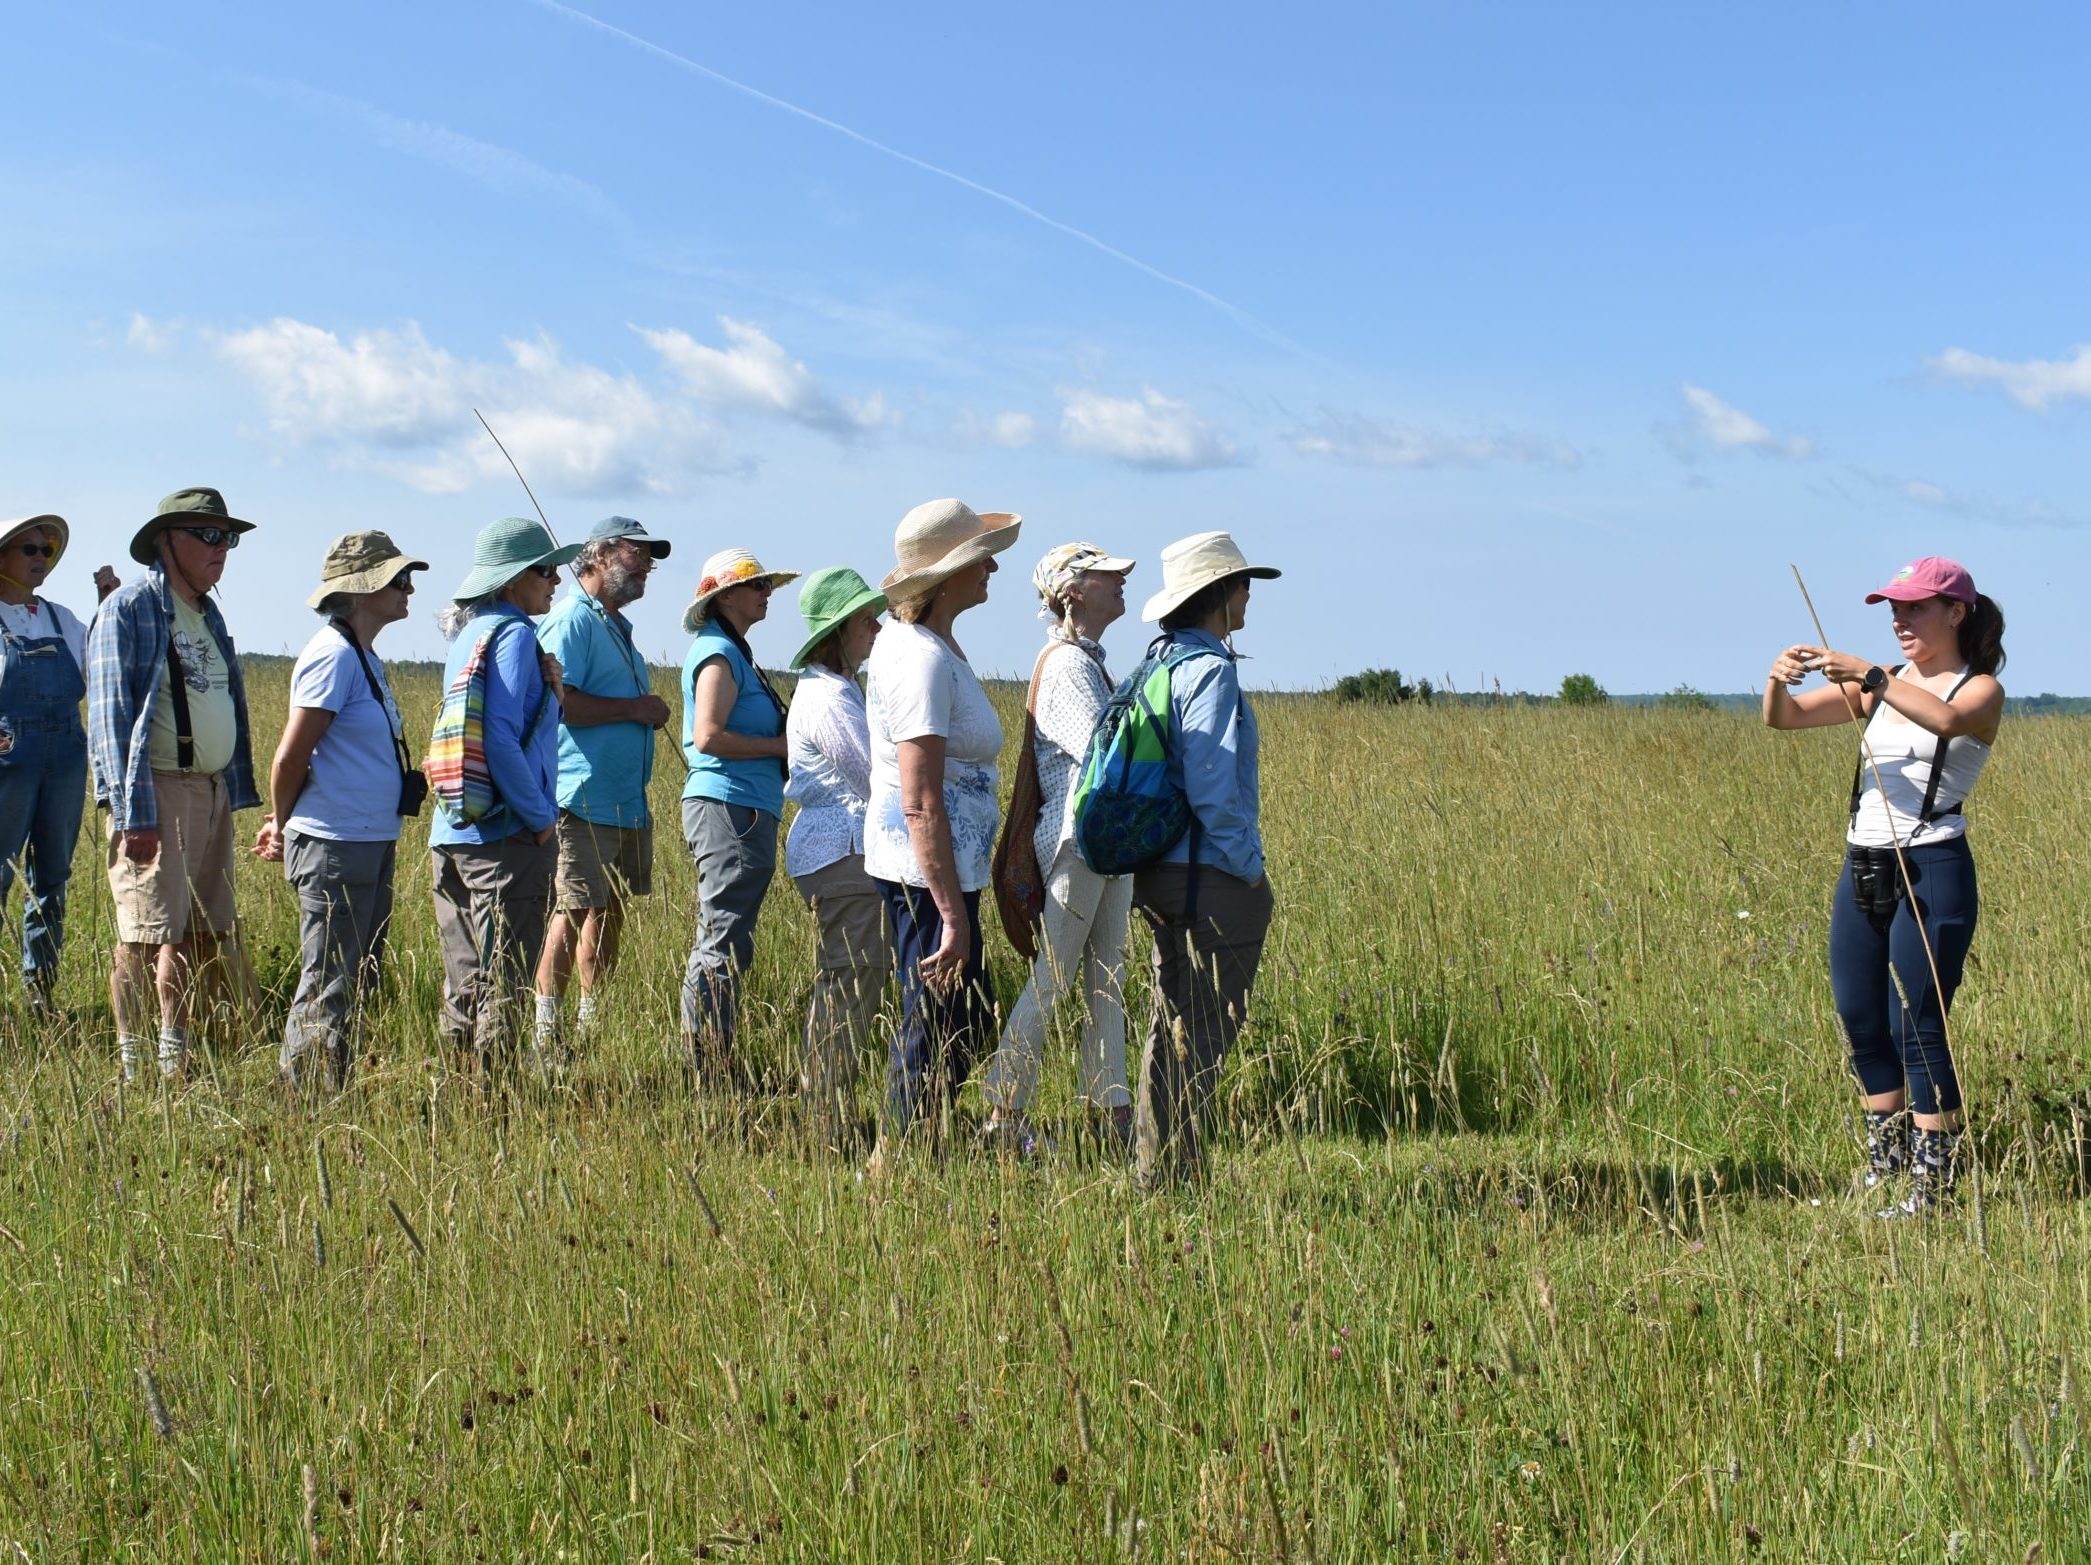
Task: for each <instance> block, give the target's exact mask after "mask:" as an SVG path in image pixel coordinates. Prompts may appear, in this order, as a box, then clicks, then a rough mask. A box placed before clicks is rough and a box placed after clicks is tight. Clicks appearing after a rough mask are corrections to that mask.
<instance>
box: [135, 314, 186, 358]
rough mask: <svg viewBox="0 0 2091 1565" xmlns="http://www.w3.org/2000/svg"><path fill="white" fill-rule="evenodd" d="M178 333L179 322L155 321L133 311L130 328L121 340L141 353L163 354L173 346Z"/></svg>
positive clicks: (179, 330)
mask: <svg viewBox="0 0 2091 1565" xmlns="http://www.w3.org/2000/svg"><path fill="white" fill-rule="evenodd" d="M180 332H181V323H180V322H179V321H156V320H154V319H153V318H152V317H151V316H149V315H145V314H142V313H140V312H138V311H136V310H133V311H132V312H131V328H130V330H129V331H127V332H125V333H124V339H123V340H124V341H125V342H127V343H129V344H130V345H131V346H132V347H134V348H136V349H137V350H138V351H139V352H141V353H165V352H166V351H167V350H168V349H169V348H171V347H173V346H174V339H175V338H176V337H177V336H178V335H179V334H180Z"/></svg>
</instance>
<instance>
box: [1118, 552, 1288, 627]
mask: <svg viewBox="0 0 2091 1565" xmlns="http://www.w3.org/2000/svg"><path fill="white" fill-rule="evenodd" d="M1283 574H1284V572H1282V571H1280V570H1279V569H1278V568H1277V567H1276V566H1272V565H1251V564H1250V563H1249V561H1248V557H1247V556H1246V555H1244V554H1243V553H1242V551H1241V550H1240V549H1239V548H1238V547H1236V545H1235V542H1234V535H1233V534H1232V533H1224V532H1212V533H1192V534H1191V536H1190V537H1188V538H1179V539H1177V540H1176V542H1174V543H1172V544H1170V545H1169V547H1168V548H1166V549H1164V550H1163V551H1162V590H1161V591H1160V592H1158V593H1156V594H1155V595H1154V596H1153V597H1151V598H1149V599H1148V600H1147V606H1146V607H1145V608H1143V609H1141V610H1140V618H1142V619H1144V620H1158V619H1160V618H1161V617H1162V616H1163V615H1164V614H1167V613H1168V612H1169V611H1170V610H1171V609H1173V608H1175V607H1176V606H1177V605H1178V604H1180V603H1182V602H1184V601H1186V600H1187V599H1188V598H1189V597H1190V596H1191V595H1192V594H1193V593H1195V592H1196V591H1197V590H1198V589H1199V588H1200V587H1209V586H1211V585H1212V584H1213V583H1214V582H1216V581H1223V580H1225V579H1226V578H1227V577H1229V576H1238V575H1249V576H1256V577H1260V578H1262V579H1264V580H1272V579H1275V578H1276V577H1278V576H1281V575H1283Z"/></svg>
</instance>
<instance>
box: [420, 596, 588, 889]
mask: <svg viewBox="0 0 2091 1565" xmlns="http://www.w3.org/2000/svg"><path fill="white" fill-rule="evenodd" d="M490 617H500V618H504V619H515V620H521V621H522V622H523V628H522V629H521V630H520V631H517V630H511V629H509V628H508V627H507V626H505V625H504V626H500V627H498V628H497V627H494V626H492V625H489V624H488V620H489V618H490ZM489 634H492V635H493V636H494V637H495V640H494V655H493V657H492V658H491V659H490V660H489V662H488V664H487V669H486V711H485V714H484V716H483V719H482V720H483V722H484V724H485V730H486V769H487V775H488V776H489V777H491V778H492V779H493V784H494V807H493V809H492V810H491V811H489V812H488V813H487V814H486V815H484V816H482V817H480V818H479V819H478V820H476V821H473V822H471V823H470V824H469V825H465V826H455V825H452V824H451V821H450V817H449V816H448V815H446V814H445V813H444V812H443V811H441V810H437V811H436V813H435V819H434V820H432V821H430V822H429V826H428V845H429V846H430V847H432V848H443V847H452V846H455V845H457V844H459V843H486V842H500V841H502V840H503V839H505V838H508V837H513V836H514V835H515V834H516V833H517V832H519V831H528V832H540V831H543V830H544V829H545V828H546V827H547V826H549V825H551V824H552V822H553V820H554V819H556V818H557V813H558V804H557V800H556V798H555V795H554V793H553V789H554V787H555V785H556V784H557V782H558V779H559V713H558V712H557V711H556V710H554V703H553V701H552V700H551V692H550V691H549V690H548V689H547V688H546V686H545V676H544V670H543V668H541V667H540V666H539V664H538V661H537V652H538V648H537V637H536V635H535V634H534V633H533V627H532V626H531V624H530V616H529V615H527V614H525V613H524V612H523V611H522V610H521V609H519V608H517V607H516V606H515V605H514V604H513V603H507V602H501V601H496V602H495V603H494V604H493V605H492V606H490V607H488V608H486V609H483V610H481V611H480V613H479V615H478V616H477V617H476V618H474V619H473V620H472V621H471V622H470V623H469V624H467V625H466V626H465V628H464V629H463V630H460V631H459V632H458V633H457V639H456V640H455V641H453V642H451V643H450V657H449V659H448V660H447V661H446V662H445V663H444V665H443V688H444V689H445V690H448V689H449V688H450V686H451V683H452V681H454V680H455V679H456V678H457V676H458V674H459V673H460V672H461V671H462V670H463V668H464V666H465V660H466V659H467V658H469V657H470V656H471V655H472V649H473V648H474V647H476V646H477V645H478V644H479V642H480V639H481V638H482V637H484V636H487V635H489ZM526 731H527V734H528V739H527V742H526V740H525V733H526Z"/></svg>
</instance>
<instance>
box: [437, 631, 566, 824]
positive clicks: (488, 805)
mask: <svg viewBox="0 0 2091 1565" xmlns="http://www.w3.org/2000/svg"><path fill="white" fill-rule="evenodd" d="M512 624H521V625H524V626H525V627H526V628H527V626H528V624H529V622H528V621H527V620H516V619H514V618H513V617H512V616H507V615H503V616H501V617H499V618H497V619H495V621H494V623H493V624H492V625H490V626H488V627H487V628H486V629H485V630H483V631H481V632H480V633H479V641H478V644H477V645H475V646H474V647H473V648H472V655H471V656H470V657H468V658H466V659H465V666H464V667H463V668H461V669H459V670H458V671H457V678H455V679H453V680H452V681H451V682H450V688H449V689H447V690H445V691H444V692H443V700H442V704H441V705H439V706H438V707H437V708H436V723H435V727H434V728H433V729H432V730H431V731H430V733H429V736H428V758H427V759H426V760H424V761H423V762H422V763H421V769H422V770H423V771H425V772H427V773H428V785H429V789H430V791H431V792H432V793H434V794H435V796H436V808H437V809H439V810H441V811H442V812H443V814H444V816H445V817H446V818H448V820H449V821H450V824H451V825H453V826H469V825H471V824H472V822H474V821H477V820H484V819H485V818H486V817H487V816H489V815H491V814H492V813H493V812H494V779H493V774H492V773H491V772H489V771H488V770H487V764H486V670H487V664H488V663H490V662H492V661H493V655H494V640H495V638H496V637H498V636H499V635H500V634H501V632H502V631H503V630H505V629H506V628H507V627H508V626H510V625H512ZM530 634H531V635H533V636H534V635H535V634H536V632H534V631H532V632H530ZM545 705H546V703H545V702H542V701H540V702H539V703H538V706H537V710H536V711H535V712H533V713H531V715H530V721H529V722H528V723H526V724H524V725H523V744H524V745H525V746H528V744H529V743H530V736H531V735H532V734H533V733H535V732H536V731H537V724H538V721H539V719H541V718H542V717H543V716H544V709H545Z"/></svg>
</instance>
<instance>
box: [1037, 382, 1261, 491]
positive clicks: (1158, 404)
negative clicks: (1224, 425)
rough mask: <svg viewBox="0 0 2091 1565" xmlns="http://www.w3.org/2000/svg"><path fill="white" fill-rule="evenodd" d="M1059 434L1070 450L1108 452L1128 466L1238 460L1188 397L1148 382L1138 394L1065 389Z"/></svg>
mask: <svg viewBox="0 0 2091 1565" xmlns="http://www.w3.org/2000/svg"><path fill="white" fill-rule="evenodd" d="M1060 438H1061V440H1062V441H1063V442H1065V443H1066V445H1067V446H1068V448H1069V449H1071V450H1075V451H1084V452H1087V453H1089V454H1090V455H1092V456H1102V457H1109V458H1110V459H1111V460H1113V461H1116V462H1123V463H1125V464H1126V465H1127V466H1129V467H1144V468H1150V469H1157V470H1174V471H1186V470H1189V469H1192V468H1201V467H1228V466H1231V465H1233V464H1234V463H1237V462H1239V461H1241V460H1242V456H1241V451H1240V448H1239V447H1238V446H1236V444H1235V443H1234V441H1233V440H1232V439H1231V438H1229V437H1228V436H1227V435H1226V434H1225V433H1223V432H1222V431H1220V430H1218V429H1216V428H1214V427H1213V426H1212V425H1211V424H1209V423H1207V422H1206V421H1205V420H1204V419H1203V418H1200V417H1199V416H1198V414H1197V413H1195V412H1194V411H1192V408H1191V405H1190V404H1189V403H1188V402H1181V401H1178V400H1177V399H1176V398H1174V397H1165V396H1163V395H1162V394H1161V393H1160V392H1159V391H1156V390H1155V389H1154V388H1153V387H1151V386H1150V387H1148V388H1146V389H1145V390H1144V391H1142V392H1141V394H1140V395H1139V396H1138V397H1107V396H1104V395H1103V394H1102V393H1101V392H1095V391H1083V390H1079V389H1063V390H1062V391H1061V393H1060Z"/></svg>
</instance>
